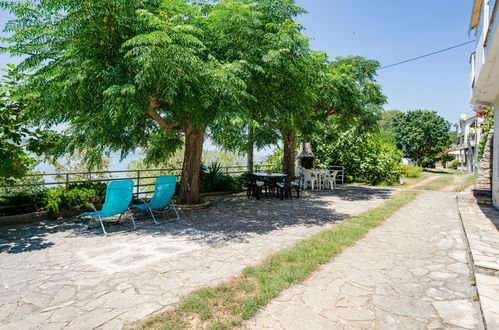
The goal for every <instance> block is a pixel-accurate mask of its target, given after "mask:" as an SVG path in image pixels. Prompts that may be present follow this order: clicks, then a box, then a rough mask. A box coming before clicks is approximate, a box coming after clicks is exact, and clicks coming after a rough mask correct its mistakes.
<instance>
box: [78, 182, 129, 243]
mask: <svg viewBox="0 0 499 330" xmlns="http://www.w3.org/2000/svg"><path fill="white" fill-rule="evenodd" d="M132 197H133V180H123V181H112V182H110V183H109V184H108V185H107V189H106V200H105V201H104V205H103V206H102V210H100V211H97V209H96V208H95V206H94V205H93V204H90V205H92V208H93V209H94V212H86V213H82V214H80V215H79V216H82V217H83V216H90V217H91V218H90V221H89V222H88V228H90V227H89V226H90V223H91V222H92V221H93V220H99V222H100V225H101V227H102V231H103V232H104V235H107V234H108V233H107V231H106V228H105V227H104V223H103V222H102V219H105V218H109V217H112V216H115V215H118V214H119V215H120V219H121V216H122V215H123V214H124V213H125V212H126V211H128V212H129V213H130V217H131V218H132V224H133V228H132V229H131V230H135V229H136V228H137V227H136V226H135V219H134V218H133V215H132V212H131V211H130V208H129V207H128V206H129V205H130V202H131V201H132Z"/></svg>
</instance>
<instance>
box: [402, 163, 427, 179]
mask: <svg viewBox="0 0 499 330" xmlns="http://www.w3.org/2000/svg"><path fill="white" fill-rule="evenodd" d="M400 171H402V173H403V174H402V175H403V176H404V177H406V178H414V179H417V178H419V177H420V176H421V173H423V168H422V167H420V166H416V165H400Z"/></svg>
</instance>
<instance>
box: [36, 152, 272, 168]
mask: <svg viewBox="0 0 499 330" xmlns="http://www.w3.org/2000/svg"><path fill="white" fill-rule="evenodd" d="M206 150H207V151H215V149H206ZM271 152H272V149H264V150H261V151H259V152H255V162H260V161H263V160H264V159H265V158H266V157H267V156H268V155H269V154H270V153H271ZM109 158H110V159H111V162H110V164H109V170H110V171H124V170H126V169H127V166H128V164H130V163H131V162H132V161H134V160H138V159H140V158H141V155H140V154H139V153H138V152H134V153H131V154H129V155H128V157H126V158H125V159H123V160H120V154H119V153H117V152H115V153H112V154H111V155H110V156H109ZM35 170H36V171H40V172H43V173H53V172H54V167H53V166H52V165H50V164H47V163H40V164H38V165H37V166H36V167H35Z"/></svg>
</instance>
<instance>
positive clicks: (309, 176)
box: [301, 169, 318, 189]
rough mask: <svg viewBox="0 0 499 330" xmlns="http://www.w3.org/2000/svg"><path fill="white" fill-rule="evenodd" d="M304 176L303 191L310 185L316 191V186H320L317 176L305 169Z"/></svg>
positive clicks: (302, 181)
mask: <svg viewBox="0 0 499 330" xmlns="http://www.w3.org/2000/svg"><path fill="white" fill-rule="evenodd" d="M302 174H303V175H302V179H301V189H307V188H308V186H309V184H310V186H311V188H312V189H315V186H316V185H317V186H318V181H317V176H315V175H313V172H312V170H307V169H304V170H303V171H302Z"/></svg>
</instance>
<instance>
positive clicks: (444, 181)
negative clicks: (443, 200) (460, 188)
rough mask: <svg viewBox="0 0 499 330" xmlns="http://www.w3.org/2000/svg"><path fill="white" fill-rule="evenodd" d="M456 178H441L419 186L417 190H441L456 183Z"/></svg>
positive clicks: (449, 176) (447, 176) (450, 176)
mask: <svg viewBox="0 0 499 330" xmlns="http://www.w3.org/2000/svg"><path fill="white" fill-rule="evenodd" d="M454 178H455V176H454V175H445V176H439V177H437V178H436V179H434V180H431V181H430V182H428V183H426V184H423V185H420V186H417V187H416V188H417V189H420V190H440V189H443V188H445V187H447V186H449V185H452V183H453V182H454Z"/></svg>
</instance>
